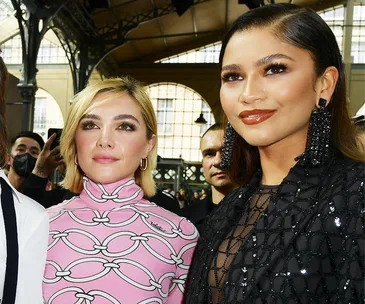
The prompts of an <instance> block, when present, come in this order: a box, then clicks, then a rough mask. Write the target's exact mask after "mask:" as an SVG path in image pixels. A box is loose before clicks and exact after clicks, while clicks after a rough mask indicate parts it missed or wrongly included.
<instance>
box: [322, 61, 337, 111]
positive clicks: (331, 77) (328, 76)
mask: <svg viewBox="0 0 365 304" xmlns="http://www.w3.org/2000/svg"><path fill="white" fill-rule="evenodd" d="M338 77H339V74H338V70H337V68H335V67H334V66H330V67H328V68H327V69H326V70H325V71H324V73H323V74H322V76H321V79H320V86H321V87H320V90H319V93H320V95H319V98H318V100H317V108H319V99H320V98H323V99H326V100H327V104H326V106H328V104H329V103H330V102H331V99H332V95H333V93H334V91H335V88H336V84H337V81H338Z"/></svg>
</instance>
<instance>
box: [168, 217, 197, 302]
mask: <svg viewBox="0 0 365 304" xmlns="http://www.w3.org/2000/svg"><path fill="white" fill-rule="evenodd" d="M180 228H181V231H180V232H179V235H180V239H181V243H180V244H179V248H177V249H179V251H177V260H178V261H177V267H176V272H175V278H174V279H173V280H172V284H171V286H170V292H169V295H168V298H167V299H168V301H167V303H171V304H182V303H183V300H184V293H185V285H186V281H187V278H188V272H189V269H190V265H191V263H192V260H193V255H194V251H195V247H196V245H197V242H198V239H199V233H198V230H197V229H196V228H195V226H194V225H193V224H192V223H191V222H190V221H188V220H187V219H185V218H184V219H182V221H181V222H180ZM180 259H181V260H180Z"/></svg>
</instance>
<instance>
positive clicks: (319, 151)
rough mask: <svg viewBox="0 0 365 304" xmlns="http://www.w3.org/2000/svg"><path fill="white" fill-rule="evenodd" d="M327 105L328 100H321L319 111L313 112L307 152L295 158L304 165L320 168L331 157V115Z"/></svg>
mask: <svg viewBox="0 0 365 304" xmlns="http://www.w3.org/2000/svg"><path fill="white" fill-rule="evenodd" d="M326 103H327V100H326V99H323V98H320V99H319V109H316V110H314V111H313V112H312V115H311V118H310V120H309V129H308V136H307V145H306V148H305V152H304V153H303V154H302V155H300V156H298V157H297V158H295V160H299V162H300V163H301V164H302V165H308V164H309V165H313V166H318V165H321V164H323V163H324V162H325V161H326V160H328V159H329V157H330V152H331V149H330V135H331V113H330V112H329V111H328V108H327V107H326Z"/></svg>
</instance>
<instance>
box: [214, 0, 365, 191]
mask: <svg viewBox="0 0 365 304" xmlns="http://www.w3.org/2000/svg"><path fill="white" fill-rule="evenodd" d="M254 28H255V29H256V28H263V29H264V28H265V29H266V28H268V29H270V30H271V31H272V33H273V34H274V35H275V36H276V37H277V39H279V40H281V41H283V42H286V43H289V44H291V45H293V46H296V47H298V48H301V49H304V50H307V51H308V52H309V53H310V54H311V57H312V59H313V61H314V66H315V72H316V75H317V77H319V76H321V75H322V74H323V73H324V71H325V70H326V68H328V67H330V66H334V67H336V69H337V70H338V72H339V79H338V80H337V84H336V88H335V91H334V93H333V95H332V98H331V102H330V103H329V105H328V110H329V111H330V113H331V114H332V121H331V127H332V132H331V144H332V145H333V147H335V148H336V149H338V150H339V151H340V152H341V153H342V154H343V155H345V156H346V157H348V158H350V159H353V160H356V161H361V162H364V161H365V157H364V155H363V153H362V152H361V149H360V147H359V146H358V143H357V141H356V135H355V134H356V131H355V128H354V126H353V124H352V122H351V118H350V116H349V113H348V110H347V104H346V83H345V75H344V66H343V62H342V58H341V53H340V50H339V47H338V44H337V41H336V37H335V35H334V34H333V32H332V30H331V29H330V28H329V26H328V25H327V24H326V22H325V21H324V20H323V19H322V18H321V17H320V16H319V15H318V14H317V13H316V12H315V11H313V10H312V9H310V8H305V7H300V6H297V5H294V4H288V3H280V4H270V5H264V6H261V7H259V8H256V9H253V10H250V11H248V12H247V13H245V14H243V15H241V16H240V17H238V19H237V20H236V21H235V22H234V23H233V25H232V27H231V28H230V29H229V30H228V32H227V34H226V35H225V37H224V39H223V42H222V48H221V52H220V55H219V64H220V67H222V61H223V57H224V53H225V50H226V47H227V44H228V43H229V41H230V39H231V38H232V36H233V35H234V34H236V33H240V32H243V31H246V30H250V29H254ZM231 164H235V166H231V174H232V178H233V179H234V180H235V181H236V182H238V183H240V184H242V183H246V182H248V181H249V180H250V179H251V177H252V175H253V173H254V172H255V171H256V170H257V169H258V168H259V166H260V158H259V154H258V149H257V147H253V146H251V145H249V144H248V143H247V142H246V141H245V140H244V139H243V138H242V137H240V136H237V137H236V140H235V144H234V148H233V153H232V159H231Z"/></svg>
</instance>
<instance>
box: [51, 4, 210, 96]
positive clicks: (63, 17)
mask: <svg viewBox="0 0 365 304" xmlns="http://www.w3.org/2000/svg"><path fill="white" fill-rule="evenodd" d="M205 1H209V0H195V3H194V5H195V4H198V3H201V2H205ZM174 12H176V8H175V7H174V6H173V4H172V3H170V4H169V5H166V6H164V7H160V8H158V7H154V8H153V9H152V10H151V11H149V12H147V13H144V14H140V15H136V16H132V17H131V18H129V19H127V20H120V21H119V22H117V23H114V24H112V25H109V26H105V27H103V28H101V29H96V28H95V26H94V24H93V21H92V20H91V18H90V15H89V14H88V12H86V11H85V9H84V8H83V7H82V5H81V4H80V3H78V2H75V1H68V4H67V5H66V6H65V7H64V9H63V10H62V11H61V12H60V14H59V15H58V16H57V18H55V19H54V21H53V28H54V31H55V32H57V36H58V38H59V40H60V42H61V45H62V46H63V48H64V50H65V52H66V55H67V57H68V59H69V64H70V68H71V71H72V75H73V81H74V92H75V93H77V92H79V91H80V90H82V89H83V88H84V87H85V85H86V83H87V81H88V78H89V76H90V73H91V71H92V70H93V69H94V67H95V65H96V64H98V63H99V62H101V61H102V59H103V58H105V57H106V56H107V54H108V53H109V52H110V51H112V50H113V49H115V48H117V47H118V46H121V45H123V44H124V43H125V42H126V41H127V39H126V38H125V36H126V34H127V33H128V32H129V31H131V30H132V29H134V28H136V27H137V26H138V25H139V24H140V23H141V22H146V21H150V20H153V19H156V18H159V17H161V16H165V15H168V14H171V13H174ZM70 19H71V20H70ZM98 68H101V69H102V70H103V71H104V73H105V74H106V75H110V74H113V73H114V71H113V68H112V67H109V64H103V65H102V66H99V67H98Z"/></svg>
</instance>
